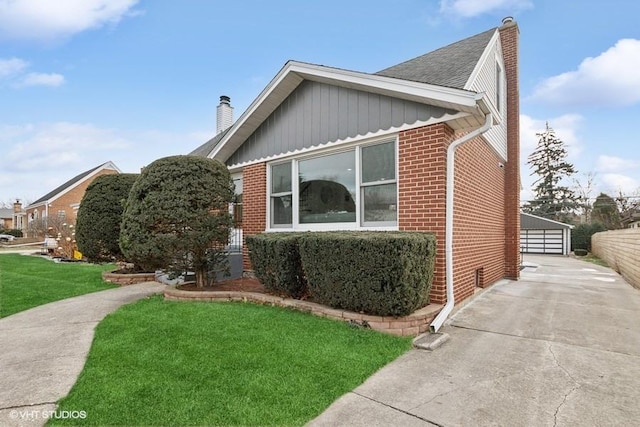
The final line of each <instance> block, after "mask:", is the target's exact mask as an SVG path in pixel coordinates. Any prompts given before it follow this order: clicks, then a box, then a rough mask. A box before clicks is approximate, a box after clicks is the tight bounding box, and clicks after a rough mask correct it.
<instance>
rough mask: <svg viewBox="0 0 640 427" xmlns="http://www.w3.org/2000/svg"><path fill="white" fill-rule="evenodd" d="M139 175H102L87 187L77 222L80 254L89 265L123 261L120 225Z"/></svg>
mask: <svg viewBox="0 0 640 427" xmlns="http://www.w3.org/2000/svg"><path fill="white" fill-rule="evenodd" d="M138 176H139V175H138V174H119V175H103V176H99V177H98V178H96V179H95V180H94V181H93V182H92V183H91V184H90V185H89V187H87V191H86V192H85V193H84V196H83V197H82V201H81V202H80V209H79V211H78V218H77V219H76V240H77V242H78V250H79V251H80V252H82V254H83V255H84V256H85V257H87V259H88V260H89V261H90V262H109V261H121V260H123V258H124V255H123V254H122V251H121V250H120V244H119V242H118V241H119V238H120V223H121V222H122V213H123V211H124V203H125V201H126V200H127V197H129V190H131V187H132V186H133V183H134V182H135V181H136V179H137V178H138Z"/></svg>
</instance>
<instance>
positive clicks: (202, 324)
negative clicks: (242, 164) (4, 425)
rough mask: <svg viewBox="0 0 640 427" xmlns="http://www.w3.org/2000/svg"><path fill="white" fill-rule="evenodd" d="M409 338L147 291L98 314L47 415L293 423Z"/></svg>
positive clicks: (137, 421) (403, 347) (139, 421)
mask: <svg viewBox="0 0 640 427" xmlns="http://www.w3.org/2000/svg"><path fill="white" fill-rule="evenodd" d="M410 346H411V339H410V338H407V337H395V336H390V335H386V334H382V333H379V332H376V331H372V330H362V329H359V328H357V327H353V326H350V325H348V324H346V323H343V322H338V321H334V320H330V319H325V318H320V317H317V316H313V315H310V314H307V313H301V312H298V311H294V310H288V309H283V308H278V307H270V306H260V305H255V304H251V303H181V302H171V301H164V300H163V299H162V297H157V296H156V297H151V298H148V299H145V300H141V301H139V302H137V303H134V304H131V305H128V306H124V307H122V308H120V309H119V310H118V311H116V312H115V313H112V314H111V315H109V316H107V317H106V318H105V319H104V321H103V322H101V323H100V325H99V326H98V328H97V330H96V336H95V339H94V343H93V346H92V348H91V351H90V354H89V358H88V361H87V364H86V365H85V369H84V371H83V372H82V374H81V376H80V378H79V379H78V381H77V383H76V384H75V386H74V387H73V389H72V391H71V392H70V394H69V395H68V396H67V397H66V398H65V399H63V400H62V401H61V402H60V407H59V411H86V414H87V417H86V418H85V419H73V420H71V419H70V420H51V421H50V425H120V426H123V425H158V426H160V425H162V426H164V425H181V426H187V425H302V424H304V423H306V422H307V421H309V420H311V419H313V418H314V417H315V416H317V415H318V414H320V413H321V412H322V411H323V410H324V409H326V408H327V407H328V406H329V405H330V404H331V403H332V402H333V401H334V400H336V399H337V398H338V397H340V396H341V395H342V394H344V393H346V392H348V391H350V390H352V389H353V388H355V387H357V386H358V385H359V384H361V383H362V382H363V381H364V380H365V379H366V378H367V377H369V376H370V375H371V374H373V373H374V372H375V371H376V370H378V369H379V368H381V367H382V366H384V365H385V364H387V363H389V362H390V361H391V360H393V359H395V358H397V357H398V356H399V355H401V354H402V353H404V352H405V351H407V350H408V349H409V348H410Z"/></svg>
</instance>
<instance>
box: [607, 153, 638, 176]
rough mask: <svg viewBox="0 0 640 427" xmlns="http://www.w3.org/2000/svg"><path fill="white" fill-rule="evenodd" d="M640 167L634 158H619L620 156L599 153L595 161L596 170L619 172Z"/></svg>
mask: <svg viewBox="0 0 640 427" xmlns="http://www.w3.org/2000/svg"><path fill="white" fill-rule="evenodd" d="M638 168H640V162H638V161H636V160H629V159H621V158H620V157H615V156H607V155H600V156H598V160H597V163H596V170H597V171H598V172H621V171H625V170H635V169H638Z"/></svg>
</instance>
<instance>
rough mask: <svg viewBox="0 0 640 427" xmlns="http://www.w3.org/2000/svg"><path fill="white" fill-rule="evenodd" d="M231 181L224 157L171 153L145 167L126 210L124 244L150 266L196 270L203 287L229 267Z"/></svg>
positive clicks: (141, 264)
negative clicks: (223, 160)
mask: <svg viewBox="0 0 640 427" xmlns="http://www.w3.org/2000/svg"><path fill="white" fill-rule="evenodd" d="M233 189H234V186H233V180H232V179H231V175H230V174H229V169H228V168H227V167H226V166H225V165H224V164H223V163H221V162H220V161H218V160H213V159H209V158H206V157H196V156H170V157H163V158H161V159H158V160H156V161H154V162H153V163H151V164H150V165H148V166H147V167H145V168H144V170H143V171H142V173H141V174H140V177H138V179H137V180H136V182H135V183H134V184H133V187H131V191H130V192H129V197H128V199H127V202H126V204H125V208H124V213H123V214H122V224H121V227H120V249H121V250H122V253H123V254H124V255H125V257H126V258H127V260H129V261H131V262H133V263H134V264H136V265H137V266H139V267H141V268H143V269H144V270H147V271H154V270H156V269H164V270H167V271H169V272H172V273H178V274H181V273H183V272H187V271H193V272H195V276H196V285H197V286H198V287H199V288H203V287H205V286H207V285H210V284H212V283H213V281H214V280H215V276H216V273H217V272H219V271H224V270H226V269H227V268H228V257H227V256H226V254H225V251H224V247H225V246H226V245H227V243H228V241H229V234H230V230H231V227H232V226H233V220H232V218H231V214H230V213H229V204H230V203H231V202H232V200H233V197H234V196H233Z"/></svg>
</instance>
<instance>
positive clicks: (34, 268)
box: [0, 254, 116, 317]
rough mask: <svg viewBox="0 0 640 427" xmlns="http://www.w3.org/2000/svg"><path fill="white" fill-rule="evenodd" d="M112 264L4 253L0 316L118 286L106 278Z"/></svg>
mask: <svg viewBox="0 0 640 427" xmlns="http://www.w3.org/2000/svg"><path fill="white" fill-rule="evenodd" d="M113 268H114V266H113V265H112V264H103V265H95V264H85V263H56V262H52V261H50V260H48V259H45V258H40V257H37V256H25V255H20V254H1V255H0V317H6V316H9V315H11V314H14V313H17V312H19V311H23V310H27V309H29V308H32V307H36V306H39V305H43V304H47V303H49V302H53V301H59V300H62V299H65V298H70V297H74V296H77V295H83V294H87V293H90V292H95V291H101V290H103V289H110V288H113V287H116V285H113V284H111V283H107V282H105V281H103V280H102V276H101V274H102V272H103V271H105V270H110V269H113Z"/></svg>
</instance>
